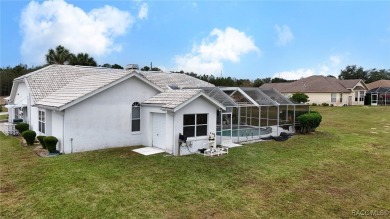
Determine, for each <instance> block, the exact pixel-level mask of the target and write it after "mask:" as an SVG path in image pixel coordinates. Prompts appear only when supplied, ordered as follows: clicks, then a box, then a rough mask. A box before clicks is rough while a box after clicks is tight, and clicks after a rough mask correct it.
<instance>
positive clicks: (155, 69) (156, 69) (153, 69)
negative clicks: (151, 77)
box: [151, 67, 161, 71]
mask: <svg viewBox="0 0 390 219" xmlns="http://www.w3.org/2000/svg"><path fill="white" fill-rule="evenodd" d="M151 71H161V69H159V68H157V67H153V68H152V69H151Z"/></svg>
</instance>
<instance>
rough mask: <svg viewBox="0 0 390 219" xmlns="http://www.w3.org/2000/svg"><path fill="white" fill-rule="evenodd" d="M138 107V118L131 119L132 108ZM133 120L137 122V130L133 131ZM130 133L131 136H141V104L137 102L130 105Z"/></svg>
mask: <svg viewBox="0 0 390 219" xmlns="http://www.w3.org/2000/svg"><path fill="white" fill-rule="evenodd" d="M134 107H138V108H139V118H133V108H134ZM133 120H139V130H137V131H133ZM130 131H131V133H132V134H141V104H140V103H139V102H137V101H136V102H134V103H133V104H132V105H131V124H130Z"/></svg>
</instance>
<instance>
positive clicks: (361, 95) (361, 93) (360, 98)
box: [359, 91, 364, 102]
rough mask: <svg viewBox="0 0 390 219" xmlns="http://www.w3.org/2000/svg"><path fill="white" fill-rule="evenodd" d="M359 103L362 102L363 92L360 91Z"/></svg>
mask: <svg viewBox="0 0 390 219" xmlns="http://www.w3.org/2000/svg"><path fill="white" fill-rule="evenodd" d="M359 101H361V102H362V101H364V91H360V96H359Z"/></svg>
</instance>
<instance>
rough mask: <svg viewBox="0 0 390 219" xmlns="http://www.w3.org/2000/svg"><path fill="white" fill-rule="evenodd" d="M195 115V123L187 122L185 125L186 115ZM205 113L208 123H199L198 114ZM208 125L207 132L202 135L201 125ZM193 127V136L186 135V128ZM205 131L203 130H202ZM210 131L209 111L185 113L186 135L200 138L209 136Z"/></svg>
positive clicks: (184, 133) (184, 126)
mask: <svg viewBox="0 0 390 219" xmlns="http://www.w3.org/2000/svg"><path fill="white" fill-rule="evenodd" d="M192 115H193V116H194V124H187V125H185V122H186V120H185V117H186V116H192ZM200 115H205V116H206V123H198V122H199V121H198V116H200ZM204 126H206V132H205V133H204V134H203V133H202V134H201V135H198V131H200V127H204ZM189 127H193V128H194V129H193V136H191V135H186V132H185V131H184V130H185V128H189ZM202 131H203V130H202ZM208 131H209V114H208V113H191V114H183V135H185V136H186V137H188V138H198V137H207V134H208Z"/></svg>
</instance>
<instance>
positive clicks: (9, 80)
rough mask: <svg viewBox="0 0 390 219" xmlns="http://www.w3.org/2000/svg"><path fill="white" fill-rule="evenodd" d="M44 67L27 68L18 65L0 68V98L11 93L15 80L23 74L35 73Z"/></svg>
mask: <svg viewBox="0 0 390 219" xmlns="http://www.w3.org/2000/svg"><path fill="white" fill-rule="evenodd" d="M43 67H45V66H37V67H31V68H29V67H27V65H23V64H19V65H16V66H15V67H10V66H8V67H6V68H0V96H8V95H10V93H11V89H12V84H13V81H14V79H15V78H17V77H20V76H22V75H24V74H27V73H30V72H33V71H36V70H38V69H40V68H43Z"/></svg>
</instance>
